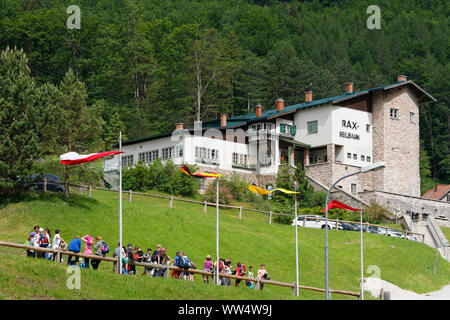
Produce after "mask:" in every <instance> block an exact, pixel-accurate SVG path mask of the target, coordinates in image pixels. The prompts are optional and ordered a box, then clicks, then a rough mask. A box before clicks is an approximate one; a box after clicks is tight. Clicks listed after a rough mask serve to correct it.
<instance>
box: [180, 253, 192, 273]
mask: <svg viewBox="0 0 450 320" xmlns="http://www.w3.org/2000/svg"><path fill="white" fill-rule="evenodd" d="M190 267H191V260H190V259H189V257H188V256H186V255H185V254H184V251H181V254H180V268H183V269H185V271H183V272H182V274H183V275H182V277H183V279H184V280H189V272H188V271H187V269H189V268H190Z"/></svg>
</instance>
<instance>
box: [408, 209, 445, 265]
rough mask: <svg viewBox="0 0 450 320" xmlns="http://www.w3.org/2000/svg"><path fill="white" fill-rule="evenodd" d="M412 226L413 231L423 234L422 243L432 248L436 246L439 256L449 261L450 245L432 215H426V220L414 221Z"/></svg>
mask: <svg viewBox="0 0 450 320" xmlns="http://www.w3.org/2000/svg"><path fill="white" fill-rule="evenodd" d="M405 221H406V220H405ZM413 228H414V229H415V231H413V232H417V233H422V234H424V235H425V238H424V243H425V244H426V245H428V246H430V247H432V248H438V251H439V253H440V254H441V256H442V257H443V258H444V259H445V260H447V261H449V262H450V247H449V243H448V240H447V238H446V237H445V235H444V233H443V232H442V230H441V228H440V227H439V225H438V224H437V223H436V220H435V219H434V217H433V216H428V217H427V220H420V221H414V222H413Z"/></svg>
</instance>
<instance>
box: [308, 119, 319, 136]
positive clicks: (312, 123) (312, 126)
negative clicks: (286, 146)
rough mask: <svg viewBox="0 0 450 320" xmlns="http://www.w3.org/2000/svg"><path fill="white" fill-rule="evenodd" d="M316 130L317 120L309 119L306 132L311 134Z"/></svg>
mask: <svg viewBox="0 0 450 320" xmlns="http://www.w3.org/2000/svg"><path fill="white" fill-rule="evenodd" d="M317 132H318V128H317V120H315V121H309V122H308V123H307V134H313V133H317Z"/></svg>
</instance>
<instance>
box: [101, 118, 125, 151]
mask: <svg viewBox="0 0 450 320" xmlns="http://www.w3.org/2000/svg"><path fill="white" fill-rule="evenodd" d="M124 130H125V124H124V123H123V121H122V120H121V119H120V114H119V113H118V112H115V113H114V114H113V116H112V117H111V119H110V120H109V123H108V125H107V126H106V129H105V136H104V139H103V140H104V141H105V148H106V150H108V149H109V148H112V146H113V145H115V144H116V143H117V141H118V138H119V131H122V140H126V139H127V138H126V136H125V135H124V133H123V131H124Z"/></svg>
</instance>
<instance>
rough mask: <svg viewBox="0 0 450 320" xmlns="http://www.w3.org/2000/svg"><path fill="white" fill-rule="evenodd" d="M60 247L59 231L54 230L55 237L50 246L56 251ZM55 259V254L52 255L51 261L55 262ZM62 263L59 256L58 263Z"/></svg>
mask: <svg viewBox="0 0 450 320" xmlns="http://www.w3.org/2000/svg"><path fill="white" fill-rule="evenodd" d="M60 246H61V233H60V231H59V229H56V230H55V236H54V237H53V244H52V249H53V250H58V248H60ZM55 259H56V254H55V255H53V261H55ZM61 261H62V255H61V256H60V261H59V262H61Z"/></svg>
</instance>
